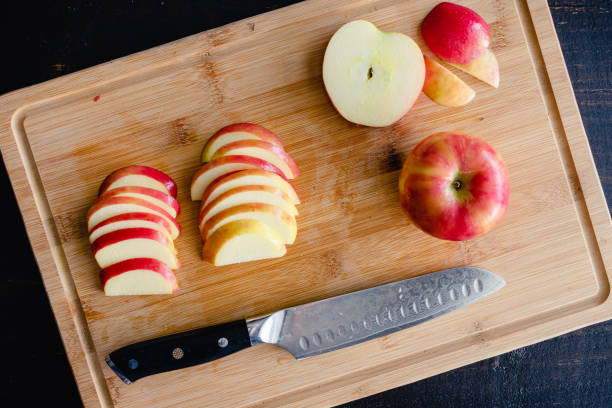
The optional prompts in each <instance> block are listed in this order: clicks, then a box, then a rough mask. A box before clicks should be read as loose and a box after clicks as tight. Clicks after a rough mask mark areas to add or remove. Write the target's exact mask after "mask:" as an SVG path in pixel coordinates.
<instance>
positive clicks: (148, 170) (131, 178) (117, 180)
mask: <svg viewBox="0 0 612 408" xmlns="http://www.w3.org/2000/svg"><path fill="white" fill-rule="evenodd" d="M127 186H140V187H148V188H152V189H155V190H158V191H161V192H162V193H166V194H170V195H171V196H172V197H176V183H175V182H174V180H172V179H171V178H170V177H169V176H168V175H167V174H165V173H162V172H161V171H159V170H157V169H154V168H152V167H146V166H136V165H134V166H127V167H123V168H121V169H118V170H115V171H114V172H112V173H111V174H110V175H109V176H108V177H106V179H104V181H103V182H102V185H101V186H100V191H99V193H98V195H102V194H104V193H105V192H106V191H108V190H112V189H113V188H118V187H127Z"/></svg>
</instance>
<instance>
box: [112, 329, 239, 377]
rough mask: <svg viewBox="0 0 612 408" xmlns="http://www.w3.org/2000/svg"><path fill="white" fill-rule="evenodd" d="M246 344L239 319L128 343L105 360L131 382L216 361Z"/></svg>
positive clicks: (118, 373)
mask: <svg viewBox="0 0 612 408" xmlns="http://www.w3.org/2000/svg"><path fill="white" fill-rule="evenodd" d="M250 345H251V340H250V338H249V332H248V330H247V325H246V321H245V320H239V321H235V322H231V323H224V324H219V325H217V326H210V327H204V328H201V329H195V330H190V331H186V332H182V333H177V334H172V335H170V336H165V337H159V338H156V339H152V340H147V341H143V342H140V343H135V344H130V345H129V346H125V347H123V348H120V349H118V350H115V351H113V352H112V353H110V355H108V357H106V363H107V364H108V365H109V367H110V368H112V369H113V371H114V372H115V373H116V374H117V375H118V376H119V377H120V378H121V379H122V380H123V382H125V383H126V384H131V383H132V382H134V381H136V380H138V379H139V378H142V377H146V376H148V375H153V374H158V373H163V372H166V371H172V370H178V369H179V368H185V367H191V366H194V365H197V364H202V363H206V362H209V361H213V360H217V359H219V358H221V357H225V356H227V355H230V354H232V353H235V352H237V351H239V350H242V349H245V348H247V347H249V346H250Z"/></svg>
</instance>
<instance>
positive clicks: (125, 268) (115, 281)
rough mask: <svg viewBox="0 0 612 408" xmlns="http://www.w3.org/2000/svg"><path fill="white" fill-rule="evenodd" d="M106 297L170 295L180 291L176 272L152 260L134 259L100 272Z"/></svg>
mask: <svg viewBox="0 0 612 408" xmlns="http://www.w3.org/2000/svg"><path fill="white" fill-rule="evenodd" d="M100 282H101V283H102V288H103V289H104V294H105V295H106V296H122V295H168V294H171V293H174V292H175V291H176V290H177V289H178V283H177V281H176V276H175V275H174V272H172V270H171V269H170V268H169V267H168V265H166V264H164V263H163V262H160V261H158V260H157V259H152V258H132V259H127V260H125V261H121V262H118V263H116V264H113V265H110V266H108V267H106V268H104V269H102V271H100Z"/></svg>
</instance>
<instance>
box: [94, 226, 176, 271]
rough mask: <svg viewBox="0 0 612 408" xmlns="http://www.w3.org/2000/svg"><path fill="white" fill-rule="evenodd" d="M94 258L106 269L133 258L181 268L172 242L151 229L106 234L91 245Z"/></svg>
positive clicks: (132, 229)
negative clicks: (150, 259) (156, 261)
mask: <svg viewBox="0 0 612 408" xmlns="http://www.w3.org/2000/svg"><path fill="white" fill-rule="evenodd" d="M91 249H92V250H93V253H94V257H95V258H96V261H97V262H98V265H100V268H102V269H104V268H106V267H108V266H110V265H114V264H116V263H118V262H121V261H125V260H128V259H132V258H153V259H157V260H158V261H160V262H163V263H165V264H166V265H168V266H169V267H170V268H171V269H177V268H178V267H179V262H178V259H177V258H176V253H175V251H174V247H173V246H172V240H169V239H168V237H167V236H166V235H165V234H162V233H161V232H159V231H156V230H153V229H150V228H128V229H121V230H117V231H113V232H109V233H108V234H104V235H102V236H100V237H98V239H96V240H95V241H94V242H93V244H91Z"/></svg>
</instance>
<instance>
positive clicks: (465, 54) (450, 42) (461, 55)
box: [421, 2, 491, 64]
mask: <svg viewBox="0 0 612 408" xmlns="http://www.w3.org/2000/svg"><path fill="white" fill-rule="evenodd" d="M421 33H422V34H423V39H424V40H425V43H426V44H427V46H428V47H429V49H430V50H431V51H432V52H433V53H434V54H436V56H438V57H439V58H440V59H442V60H443V61H446V62H453V63H456V64H467V63H468V62H471V61H473V60H475V59H476V58H477V57H479V56H480V54H482V53H483V52H484V50H485V49H487V48H488V47H489V43H490V41H491V35H490V33H489V26H488V25H487V23H486V22H485V21H484V19H483V18H482V17H480V16H479V15H478V14H477V13H476V12H474V11H473V10H471V9H469V8H467V7H463V6H460V5H458V4H454V3H449V2H443V3H440V4H438V5H437V6H436V7H434V8H433V10H431V11H430V12H429V14H428V15H427V16H426V17H425V20H423V25H422V26H421Z"/></svg>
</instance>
